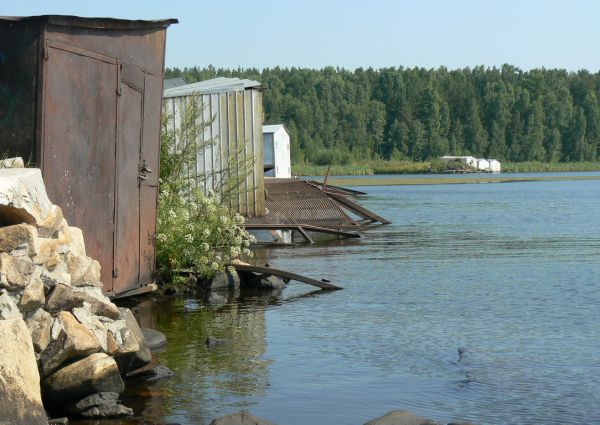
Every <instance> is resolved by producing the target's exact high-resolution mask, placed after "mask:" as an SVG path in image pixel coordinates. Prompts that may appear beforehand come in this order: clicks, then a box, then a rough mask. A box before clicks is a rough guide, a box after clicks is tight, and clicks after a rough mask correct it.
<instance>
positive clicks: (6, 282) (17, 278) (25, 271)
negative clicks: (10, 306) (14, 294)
mask: <svg viewBox="0 0 600 425" xmlns="http://www.w3.org/2000/svg"><path fill="white" fill-rule="evenodd" d="M34 270H35V264H34V263H33V261H31V260H30V259H29V258H27V257H22V256H17V257H14V256H12V255H10V254H7V253H5V252H3V253H0V276H1V278H0V281H2V286H3V287H7V288H8V289H10V290H12V291H14V290H19V289H24V288H25V287H26V286H27V285H29V282H31V276H32V274H33V272H34Z"/></svg>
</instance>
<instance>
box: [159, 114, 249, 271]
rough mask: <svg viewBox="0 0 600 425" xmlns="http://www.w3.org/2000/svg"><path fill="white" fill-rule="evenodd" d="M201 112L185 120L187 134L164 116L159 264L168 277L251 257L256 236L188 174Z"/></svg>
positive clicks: (194, 151)
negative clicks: (251, 244)
mask: <svg viewBox="0 0 600 425" xmlns="http://www.w3.org/2000/svg"><path fill="white" fill-rule="evenodd" d="M197 116H198V115H197V114H196V115H194V111H191V112H190V117H188V118H189V124H186V121H185V117H184V118H182V125H181V128H180V129H179V130H178V131H181V132H183V133H182V134H185V135H186V137H185V138H183V137H176V134H175V132H174V130H170V129H169V126H168V123H169V121H168V117H163V126H162V133H161V157H160V167H161V169H160V190H159V196H158V220H157V234H156V268H157V272H158V275H159V278H161V279H162V280H163V281H169V280H173V278H174V276H176V274H177V272H179V271H181V270H190V271H192V272H194V273H195V274H198V275H200V276H201V277H203V278H210V277H212V276H214V275H215V274H216V273H217V272H219V271H222V270H224V269H225V267H226V266H227V264H229V263H231V261H232V260H233V259H235V258H239V257H242V256H243V257H250V256H252V252H251V251H250V250H249V249H248V246H250V243H251V242H253V241H255V239H254V237H253V236H252V235H250V234H248V233H247V232H246V231H245V230H244V229H243V228H242V227H240V225H241V224H243V223H244V217H242V216H241V215H240V214H238V213H234V212H231V211H230V210H229V209H228V208H227V207H226V206H225V205H224V204H223V203H222V202H221V198H220V196H219V195H218V194H216V193H211V194H210V195H209V196H205V195H204V194H203V193H202V191H201V190H199V189H198V188H196V187H195V184H194V182H193V181H191V180H190V179H189V178H188V177H187V176H186V174H187V173H186V172H185V171H186V167H187V164H190V163H191V161H192V159H193V158H194V157H195V155H196V153H197V150H198V149H199V147H198V146H196V145H195V144H194V143H192V141H193V140H195V134H196V133H194V129H195V128H196V127H197V126H198V125H197V120H195V118H194V117H197ZM196 131H197V130H196ZM176 140H177V145H176V143H175V141H176ZM186 140H187V141H188V142H186Z"/></svg>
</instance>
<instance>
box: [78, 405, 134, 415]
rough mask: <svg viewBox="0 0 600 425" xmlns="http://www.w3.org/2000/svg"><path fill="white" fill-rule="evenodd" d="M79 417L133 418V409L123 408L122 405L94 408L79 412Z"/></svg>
mask: <svg viewBox="0 0 600 425" xmlns="http://www.w3.org/2000/svg"><path fill="white" fill-rule="evenodd" d="M81 416H84V417H86V418H114V417H118V416H133V409H130V408H129V407H125V406H123V405H122V404H113V405H111V406H96V407H91V408H89V409H88V410H86V411H84V412H81Z"/></svg>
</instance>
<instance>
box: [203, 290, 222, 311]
mask: <svg viewBox="0 0 600 425" xmlns="http://www.w3.org/2000/svg"><path fill="white" fill-rule="evenodd" d="M206 303H207V304H208V305H209V306H211V307H219V306H222V305H223V304H227V298H225V297H224V296H222V295H219V294H215V293H214V292H210V293H209V294H208V296H207V297H206Z"/></svg>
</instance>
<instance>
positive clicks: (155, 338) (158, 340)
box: [142, 328, 167, 350]
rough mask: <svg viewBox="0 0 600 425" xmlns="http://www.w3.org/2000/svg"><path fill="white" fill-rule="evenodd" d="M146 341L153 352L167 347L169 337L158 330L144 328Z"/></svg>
mask: <svg viewBox="0 0 600 425" xmlns="http://www.w3.org/2000/svg"><path fill="white" fill-rule="evenodd" d="M142 333H143V334H144V341H145V342H146V344H147V345H148V347H149V348H150V349H151V350H157V349H159V348H162V347H164V346H165V345H167V337H166V336H165V334H164V333H162V332H159V331H157V330H156V329H150V328H142Z"/></svg>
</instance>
